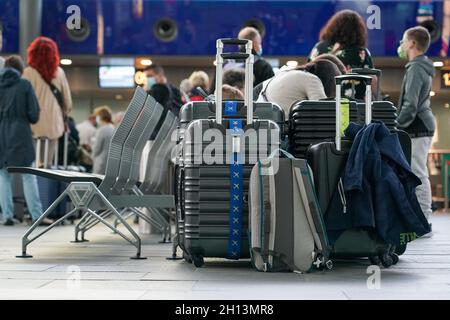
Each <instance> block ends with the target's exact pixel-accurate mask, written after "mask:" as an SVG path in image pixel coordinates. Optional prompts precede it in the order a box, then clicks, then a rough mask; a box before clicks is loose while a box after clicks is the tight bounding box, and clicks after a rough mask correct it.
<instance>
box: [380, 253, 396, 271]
mask: <svg viewBox="0 0 450 320" xmlns="http://www.w3.org/2000/svg"><path fill="white" fill-rule="evenodd" d="M380 260H381V265H382V266H383V267H385V268H389V267H390V266H392V265H393V264H394V260H393V259H392V257H391V254H390V253H385V254H382V255H380Z"/></svg>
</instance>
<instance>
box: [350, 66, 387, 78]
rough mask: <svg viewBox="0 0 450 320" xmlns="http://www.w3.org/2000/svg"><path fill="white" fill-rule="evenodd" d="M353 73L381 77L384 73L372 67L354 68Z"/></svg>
mask: <svg viewBox="0 0 450 320" xmlns="http://www.w3.org/2000/svg"><path fill="white" fill-rule="evenodd" d="M352 73H356V74H359V75H364V76H377V77H381V74H382V72H381V70H380V69H371V68H353V69H352Z"/></svg>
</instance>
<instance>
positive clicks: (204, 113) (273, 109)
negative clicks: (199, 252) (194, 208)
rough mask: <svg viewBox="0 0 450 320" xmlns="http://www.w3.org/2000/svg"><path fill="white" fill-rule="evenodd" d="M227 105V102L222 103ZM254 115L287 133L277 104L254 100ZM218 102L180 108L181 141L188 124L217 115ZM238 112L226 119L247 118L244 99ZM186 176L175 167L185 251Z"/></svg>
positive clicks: (180, 239)
mask: <svg viewBox="0 0 450 320" xmlns="http://www.w3.org/2000/svg"><path fill="white" fill-rule="evenodd" d="M222 106H225V102H224V103H223V104H222ZM253 109H254V111H253V115H254V118H255V119H260V120H263V119H264V120H272V121H274V122H275V123H277V125H278V127H279V129H280V133H281V135H283V134H284V133H285V129H286V128H285V116H284V111H283V109H281V107H280V106H278V105H277V104H273V103H269V102H254V104H253ZM215 110H216V102H215V101H193V102H189V103H187V104H185V105H184V106H183V107H182V108H181V110H180V115H179V117H180V124H179V129H180V130H179V139H178V140H179V141H181V140H182V138H183V137H184V133H185V130H186V128H187V127H188V125H189V124H190V123H191V122H192V121H194V120H199V119H212V118H214V116H215ZM237 110H238V112H237V114H235V115H224V118H225V119H231V118H232V119H245V117H246V114H247V107H245V106H244V101H237ZM183 176H184V169H183V166H182V165H181V166H179V165H177V166H176V167H175V177H174V180H175V183H174V185H175V192H174V194H175V199H176V213H177V233H178V245H179V246H180V248H181V249H182V250H183V251H185V247H184V234H185V227H184V216H185V215H184V207H183V204H184V185H183V184H182V183H181V181H182V179H183Z"/></svg>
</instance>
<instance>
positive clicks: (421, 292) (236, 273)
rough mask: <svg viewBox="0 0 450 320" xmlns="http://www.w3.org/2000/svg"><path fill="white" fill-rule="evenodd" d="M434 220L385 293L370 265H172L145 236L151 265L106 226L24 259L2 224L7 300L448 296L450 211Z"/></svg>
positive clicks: (41, 242) (48, 244) (54, 235)
mask: <svg viewBox="0 0 450 320" xmlns="http://www.w3.org/2000/svg"><path fill="white" fill-rule="evenodd" d="M432 223H433V228H434V236H433V237H432V238H427V239H418V240H416V241H414V242H413V243H411V244H410V245H409V247H408V250H407V251H406V253H405V255H403V256H402V257H401V260H400V262H399V263H398V264H397V265H396V266H393V267H391V268H389V269H382V270H381V276H380V288H379V289H377V287H376V286H374V285H373V283H374V282H371V279H369V277H370V276H371V275H372V274H369V273H367V267H368V266H369V263H368V261H366V260H361V261H352V262H350V261H337V262H335V267H334V269H333V270H332V271H327V272H315V273H310V274H295V273H276V274H275V273H273V274H270V273H260V272H256V271H254V270H252V269H251V267H250V263H249V262H248V261H238V262H235V261H225V260H218V259H214V260H206V264H205V266H204V267H203V268H200V269H196V268H195V267H194V266H192V265H190V264H187V263H186V262H184V261H168V260H166V259H165V258H166V257H167V256H169V255H170V254H171V244H159V243H158V240H160V239H159V237H157V236H143V241H144V246H143V254H144V255H145V256H147V257H148V259H147V260H130V259H129V257H130V256H132V255H133V254H134V249H133V247H132V246H131V245H129V244H127V243H126V242H124V241H123V240H122V239H121V238H119V237H118V236H116V235H113V234H111V233H110V232H109V231H108V230H106V229H105V228H104V227H101V226H97V227H95V228H94V229H93V230H92V231H90V233H88V234H87V237H88V239H90V240H91V242H89V243H82V244H74V243H70V242H69V241H70V240H72V237H73V226H61V227H57V228H55V229H54V230H52V231H50V233H48V234H47V235H45V236H44V237H43V238H42V239H38V240H37V241H36V242H35V243H33V244H31V245H30V247H29V253H30V254H32V255H33V256H34V258H32V259H17V258H15V255H16V254H19V253H20V244H21V241H20V237H21V235H22V234H23V233H24V232H25V230H26V228H27V226H26V225H17V226H14V227H3V226H0V299H42V298H43V299H449V298H450V214H438V215H435V216H434V217H433V220H432ZM78 270H79V271H80V272H77V271H78ZM368 283H369V286H368ZM370 284H372V285H370Z"/></svg>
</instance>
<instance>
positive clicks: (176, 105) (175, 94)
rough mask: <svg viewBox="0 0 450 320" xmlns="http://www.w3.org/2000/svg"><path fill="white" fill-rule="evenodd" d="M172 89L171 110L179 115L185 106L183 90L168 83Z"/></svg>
mask: <svg viewBox="0 0 450 320" xmlns="http://www.w3.org/2000/svg"><path fill="white" fill-rule="evenodd" d="M167 86H168V87H169V91H170V101H171V102H170V104H171V106H170V110H171V111H172V112H173V113H174V114H175V115H176V116H178V114H179V113H180V109H181V107H182V106H183V100H182V99H181V92H180V90H178V88H177V87H175V86H173V85H171V84H170V83H168V84H167Z"/></svg>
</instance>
